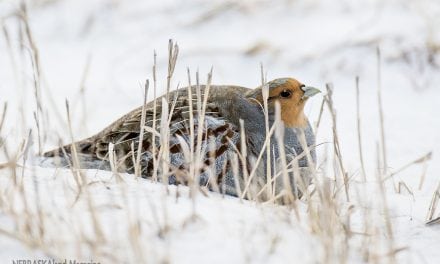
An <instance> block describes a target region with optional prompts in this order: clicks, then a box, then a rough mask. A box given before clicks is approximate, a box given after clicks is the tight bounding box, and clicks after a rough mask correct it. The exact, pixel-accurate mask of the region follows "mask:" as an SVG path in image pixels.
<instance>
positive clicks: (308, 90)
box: [301, 86, 321, 99]
mask: <svg viewBox="0 0 440 264" xmlns="http://www.w3.org/2000/svg"><path fill="white" fill-rule="evenodd" d="M301 90H303V92H304V95H303V96H302V97H301V99H308V98H310V97H312V96H314V95H315V94H318V93H320V92H321V91H320V90H319V89H317V88H315V87H311V86H304V87H301Z"/></svg>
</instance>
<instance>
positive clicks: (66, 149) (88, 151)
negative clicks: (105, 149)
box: [43, 138, 95, 158]
mask: <svg viewBox="0 0 440 264" xmlns="http://www.w3.org/2000/svg"><path fill="white" fill-rule="evenodd" d="M73 145H75V149H76V152H77V154H82V155H90V156H92V155H93V154H94V148H95V147H94V144H93V141H92V139H91V138H87V139H84V140H81V141H77V142H74V143H71V144H67V145H64V146H61V147H58V148H56V149H53V150H50V151H47V152H45V153H43V156H44V157H48V158H54V157H65V156H66V155H67V156H71V155H72V151H73Z"/></svg>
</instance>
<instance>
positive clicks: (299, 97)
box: [251, 78, 321, 127]
mask: <svg viewBox="0 0 440 264" xmlns="http://www.w3.org/2000/svg"><path fill="white" fill-rule="evenodd" d="M264 89H266V91H264ZM264 92H266V93H267V96H264V95H263V94H264ZM320 92H321V91H320V90H318V89H316V88H313V87H310V86H306V85H304V84H302V83H300V82H298V81H297V80H295V79H293V78H279V79H275V80H273V81H270V82H269V83H267V84H266V85H265V86H260V87H258V88H257V89H255V90H254V91H253V93H252V95H253V96H252V97H251V98H253V99H254V102H255V101H257V102H258V103H259V104H260V105H261V106H263V105H264V100H265V99H266V100H267V106H268V112H269V114H275V104H276V102H278V103H279V104H280V109H281V111H280V112H281V120H282V121H283V122H284V125H285V126H286V127H305V126H307V119H306V117H305V115H304V112H303V110H304V105H305V103H306V102H307V99H309V98H310V97H312V96H314V95H315V94H317V93H320Z"/></svg>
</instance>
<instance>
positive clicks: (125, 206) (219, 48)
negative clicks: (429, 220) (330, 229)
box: [0, 0, 440, 263]
mask: <svg viewBox="0 0 440 264" xmlns="http://www.w3.org/2000/svg"><path fill="white" fill-rule="evenodd" d="M20 2H21V1H15V0H2V1H0V26H1V27H2V29H3V34H2V35H1V37H0V104H1V105H3V103H4V102H7V103H8V111H7V115H6V119H5V123H4V127H3V129H2V131H1V134H0V136H1V139H2V141H4V142H5V144H6V146H7V147H8V150H9V154H10V156H12V155H13V154H14V152H15V151H17V150H18V149H19V145H20V143H21V142H22V141H23V140H25V139H26V138H27V136H28V133H29V129H30V128H32V131H33V132H32V135H33V136H32V137H33V139H34V140H33V141H34V142H33V144H32V146H31V149H30V151H31V152H32V153H36V152H37V151H38V144H37V136H36V126H35V122H34V117H33V112H34V111H35V110H36V103H35V97H34V86H33V70H32V64H31V60H30V55H29V54H31V53H32V49H31V47H29V43H28V41H25V40H23V39H22V38H21V37H20V34H18V32H20V30H22V28H20V25H21V26H23V23H21V22H20V18H19V17H18V14H19V10H20ZM26 3H27V11H28V23H29V26H30V28H31V31H32V36H33V40H34V43H35V45H36V47H37V49H38V52H39V59H40V66H41V78H42V79H41V98H42V102H43V107H44V108H45V109H47V111H46V113H47V115H48V118H47V120H48V122H47V123H46V124H44V128H42V129H43V130H44V131H45V133H46V134H47V139H46V140H45V141H44V142H43V143H44V145H43V148H44V150H48V149H50V148H52V147H55V146H57V145H58V143H59V139H61V140H62V141H63V142H66V143H67V142H69V141H70V137H69V134H68V126H67V121H66V120H67V118H66V114H65V112H66V111H65V100H66V99H67V100H68V101H69V102H70V105H71V111H72V113H71V114H72V130H73V135H74V138H75V139H80V138H84V137H87V136H90V135H92V134H94V133H96V132H98V131H100V130H101V129H102V128H104V127H105V126H106V125H108V124H109V123H110V122H112V121H114V120H115V119H117V118H119V117H120V116H121V115H123V114H124V113H126V112H128V111H130V110H132V109H133V108H135V107H137V106H139V105H141V104H142V101H143V83H144V81H145V80H146V79H151V78H152V66H153V54H154V51H156V52H157V67H158V89H159V91H164V87H165V84H166V71H167V64H168V62H167V60H168V54H167V52H168V51H167V49H168V40H169V39H173V40H175V41H176V42H177V43H178V45H179V48H180V50H179V58H178V61H177V66H176V71H175V74H174V77H173V81H172V85H173V87H177V86H178V85H179V86H180V87H181V86H185V85H186V84H187V83H188V80H187V68H189V69H190V71H191V73H192V78H193V80H195V72H196V71H199V72H200V79H201V82H205V80H206V74H207V73H208V72H209V71H210V69H211V67H212V68H213V83H215V84H236V85H242V86H246V87H256V86H258V85H259V84H260V83H261V76H260V63H262V64H263V66H264V70H265V72H267V79H268V80H271V79H274V78H278V77H287V76H289V77H294V78H297V79H298V80H300V81H301V82H303V83H305V84H308V85H312V86H315V87H318V88H320V89H321V90H323V91H325V84H326V83H332V84H333V87H334V95H333V96H334V100H335V108H336V113H337V122H338V123H337V125H338V134H339V140H340V143H341V152H342V157H343V159H344V163H345V166H346V170H347V171H348V172H349V174H350V175H355V176H354V180H353V181H360V179H361V178H360V176H359V170H360V163H359V155H358V142H357V128H356V97H355V95H356V94H355V92H356V89H355V77H356V76H359V78H360V101H361V103H360V109H361V122H362V127H361V132H362V142H363V147H364V149H363V151H364V156H365V164H366V169H367V183H366V184H362V185H360V186H364V187H361V188H360V189H361V190H360V191H359V193H360V196H361V197H360V198H358V200H359V201H361V200H362V201H363V200H365V201H369V200H374V199H376V197H377V195H378V192H377V191H371V190H376V189H377V188H376V184H375V181H376V171H377V165H376V164H377V162H376V159H377V158H376V157H377V147H376V145H377V143H378V142H379V141H380V123H379V110H378V103H377V90H378V66H377V64H378V57H377V48H379V49H380V52H381V57H380V58H381V70H380V74H381V82H380V86H381V88H382V89H381V91H382V101H383V107H384V117H385V119H384V126H385V136H386V147H387V158H388V166H389V168H388V170H389V171H390V172H392V171H395V170H397V169H399V168H400V167H402V166H404V165H406V164H407V163H409V162H411V161H413V160H415V159H417V158H420V157H422V156H423V155H425V154H426V153H428V152H431V151H432V152H433V156H432V159H431V160H429V161H427V162H426V164H415V165H412V166H411V167H410V168H408V169H407V170H404V171H402V172H401V173H399V174H397V175H396V176H395V177H394V181H395V182H396V183H397V182H402V183H404V184H405V185H406V186H407V187H408V188H409V189H410V191H411V192H412V194H410V193H409V192H408V191H402V192H401V193H396V192H395V191H394V189H393V187H392V184H390V183H391V180H389V181H387V184H386V185H385V186H386V187H387V188H386V196H387V202H388V207H389V214H390V216H389V218H390V221H391V223H392V229H393V235H394V238H393V239H394V242H395V246H396V248H398V249H399V252H398V253H396V258H397V261H398V263H440V250H439V249H440V225H439V224H436V225H435V224H434V225H429V226H428V225H425V222H426V216H427V213H428V209H429V205H430V202H431V199H432V197H433V194H434V192H435V190H436V189H438V188H439V187H438V186H439V184H440V158H439V155H438V153H439V152H440V114H439V107H440V2H439V1H435V0H420V1H411V0H402V1H398V0H388V1H382V0H377V1H376V0H369V1H348V0H347V1H343V0H341V1H331V0H322V1H318V0H297V1H295V0H291V1H289V0H286V1H270V0H245V1H238V0H231V1H218V0H212V1H202V0H186V1H171V0H164V1H135V0H125V1H122V0H45V1H44V0H38V1H37V0H34V1H27V2H26ZM5 32H7V33H5ZM6 34H7V35H8V38H9V41H7V40H6V37H5V36H6ZM150 98H152V95H151V94H150ZM321 99H322V96H321V97H319V96H318V97H316V98H313V99H312V100H310V101H309V102H308V105H307V107H306V114H307V115H308V116H309V118H310V120H311V121H312V122H314V121H316V119H317V116H318V114H319V108H320V104H321ZM332 140H333V139H332V133H331V120H330V116H329V114H328V113H327V112H326V113H325V114H324V116H323V123H322V125H321V127H320V128H319V131H318V142H319V143H322V142H332ZM324 145H329V147H330V146H331V143H326V144H323V146H322V147H320V148H318V153H319V157H320V159H321V160H320V161H321V162H322V159H323V157H325V154H326V150H327V148H326V147H325V146H324ZM6 146H2V148H4V147H6ZM2 152H3V151H2ZM1 155H2V156H1V160H0V163H2V164H3V163H6V162H7V161H8V158H7V157H6V156H5V155H4V154H1ZM23 162H24V161H23V160H20V162H19V164H21V165H24V168H17V173H19V176H17V177H18V179H19V181H20V182H21V183H22V185H20V186H24V190H18V189H17V188H16V187H15V186H16V185H15V184H14V183H13V179H14V177H13V176H12V171H11V170H10V169H9V168H7V167H5V168H2V169H0V261H1V262H2V263H11V262H12V260H17V259H61V260H63V259H65V258H67V259H77V260H82V261H91V260H93V261H101V263H120V262H126V263H136V262H149V263H167V262H169V263H194V262H195V263H225V262H228V263H229V262H230V263H319V262H321V261H322V260H323V259H326V258H325V257H323V255H324V252H325V249H324V245H325V244H326V241H322V240H320V236H319V235H316V234H314V232H312V231H311V230H310V226H309V225H308V219H307V207H306V205H305V204H301V202H300V204H299V210H300V215H301V220H300V221H298V220H297V219H296V217H295V215H294V213H293V212H292V211H291V209H289V208H284V207H281V206H272V205H261V204H256V203H253V202H247V201H240V200H238V199H236V198H230V197H221V196H220V195H217V194H213V193H209V194H208V195H207V197H205V196H203V195H201V194H199V195H198V196H197V197H196V199H195V200H192V199H189V198H188V195H187V193H188V190H187V189H186V188H185V187H182V186H180V187H175V186H172V187H168V189H169V192H168V193H167V192H166V191H165V187H164V186H162V185H161V184H159V183H152V182H150V181H147V180H138V179H134V176H132V175H128V174H127V175H122V177H123V183H122V184H121V183H120V182H118V181H120V179H118V178H115V177H113V176H112V173H111V172H106V171H96V170H89V171H86V172H85V173H86V175H87V178H88V179H89V180H90V181H91V182H92V183H91V184H90V188H88V191H87V192H88V194H87V195H82V196H80V197H79V198H78V197H76V196H75V195H76V194H77V192H76V191H75V190H73V189H74V187H73V186H75V183H74V179H73V176H72V173H71V171H70V170H69V169H54V168H43V167H40V166H38V165H33V164H38V162H36V161H33V160H32V157H29V158H28V160H27V161H26V163H24V164H23ZM424 165H427V171H426V175H425V177H424V181H423V184H422V186H421V188H420V189H419V183H420V181H421V177H422V175H423V173H424V172H423V171H424ZM370 187H371V188H370ZM363 188H364V189H363ZM36 190H38V191H36ZM176 192H177V193H179V197H178V198H177V197H176ZM23 193H25V194H26V195H25V196H26V199H25V200H27V203H26V202H23V199H22V198H20V197H21V196H22V194H23ZM87 197H92V199H91V200H92V203H93V207H94V208H98V209H96V210H95V211H96V212H97V213H98V214H99V216H98V219H99V224H98V226H99V227H100V228H98V229H99V230H100V231H99V232H102V235H99V234H96V232H98V231H96V230H97V229H96V226H95V224H96V223H93V222H92V221H91V219H93V217H90V215H89V214H90V212H89V208H90V207H89V206H90V205H89V204H88V201H89V200H88V198H87ZM77 198H78V200H77ZM352 203H353V206H354V214H353V215H352V219H351V221H352V222H353V223H352V225H353V228H356V225H361V223H362V221H363V220H364V218H363V215H362V213H359V212H363V211H362V210H361V209H359V208H358V206H360V204H362V203H361V202H357V203H356V202H352ZM367 204H369V205H370V203H368V202H367ZM350 205H351V203H347V204H346V205H345V206H346V207H349V206H350ZM26 206H27V207H28V208H26ZM371 206H372V208H371V214H372V215H374V216H376V217H377V218H378V219H382V218H384V217H385V216H384V215H382V213H381V212H380V210H375V208H377V205H374V203H371ZM375 206H376V207H375ZM34 207H35V208H34ZM29 208H31V209H29ZM32 208H34V209H32ZM439 210H440V208H438V209H437V212H438V211H439ZM25 212H27V213H25ZM28 212H34V214H29V213H28ZM41 212H43V214H44V215H46V216H45V217H43V219H45V221H44V222H43V223H41V222H38V223H36V222H35V221H33V219H36V217H37V215H38V214H39V213H41ZM29 223H31V224H30V225H31V229H32V228H33V229H37V230H38V228H35V226H32V225H37V226H43V230H44V232H43V233H44V234H42V235H41V234H39V235H36V237H39V239H34V238H33V237H29V234H30V233H33V232H34V231H32V232H25V231H23V230H26V228H27V226H28V225H29ZM33 229H32V230H33ZM139 230H140V231H139ZM35 232H37V231H35ZM99 232H98V233H99ZM359 232H360V233H362V232H363V231H362V230H359ZM37 233H38V232H37ZM139 233H140V234H141V235H139ZM379 233H381V231H380V230H379ZM382 233H383V234H382ZM382 233H381V234H382V236H384V237H386V234H385V232H382ZM21 234H27V235H23V236H22V235H21ZM356 236H357V235H356V234H354V235H353V238H352V239H350V240H349V241H348V243H349V244H350V246H349V247H348V248H349V252H348V253H347V255H348V256H347V258H346V260H347V261H348V262H350V263H362V262H365V261H366V260H365V258H363V255H362V252H361V250H359V248H362V245H360V244H361V243H360V242H359V241H360V240H362V239H363V238H359V239H358V238H356ZM358 236H361V237H362V236H368V234H366V235H365V234H364V235H358ZM100 239H101V240H100ZM358 240H359V241H358ZM341 243H342V242H341ZM372 243H373V242H372ZM94 245H100V246H97V247H95V246H94ZM333 246H334V247H335V248H337V245H333ZM384 255H386V253H384ZM334 261H335V262H337V261H336V260H334ZM368 261H370V262H374V263H382V262H385V258H384V256H378V257H377V259H376V260H371V259H370V260H368Z"/></svg>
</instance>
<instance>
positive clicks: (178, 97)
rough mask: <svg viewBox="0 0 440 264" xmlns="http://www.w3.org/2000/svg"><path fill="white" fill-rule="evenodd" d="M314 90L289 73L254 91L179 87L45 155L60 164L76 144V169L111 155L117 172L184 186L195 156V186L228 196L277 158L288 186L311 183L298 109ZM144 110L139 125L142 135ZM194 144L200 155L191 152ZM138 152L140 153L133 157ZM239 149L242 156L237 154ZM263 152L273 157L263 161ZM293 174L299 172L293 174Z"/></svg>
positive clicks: (310, 159) (106, 165) (310, 154)
mask: <svg viewBox="0 0 440 264" xmlns="http://www.w3.org/2000/svg"><path fill="white" fill-rule="evenodd" d="M206 92H208V96H207V97H206V98H207V100H206V102H204V98H205V93H206ZM266 92H267V93H266ZM318 92H319V90H318V89H316V88H313V87H309V86H305V85H304V84H302V83H300V82H298V81H297V80H295V79H293V78H280V79H275V80H273V81H270V82H268V83H267V84H265V85H263V86H259V87H257V88H255V89H250V88H245V87H239V86H230V85H199V86H191V87H190V88H188V87H185V88H180V89H178V90H176V91H173V92H170V93H169V94H168V95H164V96H162V97H159V98H157V99H156V100H155V101H151V102H149V103H147V104H146V105H145V107H139V108H137V109H134V110H133V111H131V112H129V113H128V114H126V115H124V116H122V117H121V118H119V119H118V120H116V121H115V122H114V123H112V124H111V125H109V126H108V127H107V128H105V129H104V130H102V131H101V132H99V133H98V134H96V135H94V136H92V137H89V138H87V139H84V140H81V141H78V142H74V143H72V144H69V145H65V146H63V147H61V148H58V149H55V150H52V151H49V152H46V153H45V154H44V156H46V157H56V156H57V157H60V158H61V160H64V162H65V163H66V164H67V163H68V161H69V160H71V159H72V156H73V155H72V149H73V148H72V146H73V144H75V150H76V153H77V154H76V155H77V157H79V160H80V161H81V167H82V168H101V169H106V170H110V169H111V167H112V166H111V165H112V164H111V162H110V160H111V159H112V158H113V161H116V162H113V163H114V164H117V167H118V168H117V169H118V170H119V171H122V172H129V173H133V172H135V167H136V166H138V168H140V170H139V169H138V172H139V171H140V174H141V175H142V176H143V177H151V176H153V175H154V174H155V173H156V175H157V173H158V172H159V173H160V174H161V175H165V177H166V178H165V180H167V181H168V183H169V184H178V183H188V181H189V180H190V178H191V177H194V176H191V173H190V167H191V166H190V162H191V161H190V160H189V156H192V157H193V158H194V157H195V156H197V157H199V160H200V162H199V163H200V164H201V165H200V166H198V167H197V172H196V173H195V174H197V175H196V176H197V181H198V183H199V184H200V185H204V186H208V187H209V188H210V189H216V188H214V186H217V187H218V188H217V190H220V191H221V192H223V193H226V194H229V195H234V196H237V195H239V194H240V193H242V192H243V191H245V190H246V188H247V187H248V186H247V185H249V182H251V181H253V182H255V183H256V186H259V187H260V188H261V187H262V186H264V185H265V184H267V174H268V173H271V174H272V175H271V177H274V178H276V177H277V170H276V169H277V168H278V171H279V170H280V159H281V158H282V156H284V159H285V163H284V164H290V165H291V168H293V167H294V168H296V170H293V169H290V170H289V181H288V182H289V184H290V186H289V188H290V189H292V187H295V188H296V186H293V185H295V184H296V183H297V182H298V178H299V177H300V178H301V181H302V182H303V183H306V184H305V185H307V184H308V183H309V182H310V180H309V178H310V173H311V171H313V169H314V164H315V162H316V154H315V150H314V145H315V136H314V133H313V130H312V128H311V126H310V123H309V121H308V119H307V117H306V116H305V114H304V111H303V109H304V105H305V103H306V102H307V100H308V99H309V98H310V97H311V96H313V95H315V94H317V93H318ZM265 93H266V94H265ZM264 94H265V95H264ZM165 98H167V100H165ZM264 100H267V102H265V101H264ZM277 103H278V104H277ZM265 105H266V107H267V111H266V112H267V114H266V115H265ZM278 105H279V108H278V109H279V110H280V111H279V115H277V110H276V109H277V107H278ZM202 108H203V109H202ZM143 109H144V110H143ZM163 111H166V113H165V114H164V113H163ZM143 112H144V120H145V123H144V126H143V127H142V128H143V129H142V132H141V120H142V115H143ZM201 113H203V114H204V116H203V118H200V116H201V115H202V114H201ZM277 116H278V119H277ZM266 117H267V118H266ZM154 120H155V121H154ZM241 120H242V121H241ZM276 120H281V122H279V123H281V124H280V125H281V126H282V129H281V130H282V135H283V136H282V142H280V138H279V137H278V138H276V137H275V133H272V134H271V137H270V140H269V141H268V142H270V143H269V144H267V143H266V145H265V141H266V137H267V136H266V133H267V131H268V129H267V128H268V127H269V128H270V127H271V126H272V125H273V124H274V123H275V122H276ZM266 122H268V126H266ZM199 123H201V126H200V124H199ZM241 124H242V125H241ZM199 126H200V127H199ZM153 127H155V129H153ZM242 127H243V128H244V131H241V128H242ZM164 129H165V130H164ZM161 130H163V131H161ZM141 133H143V134H142V135H141ZM242 135H245V138H242ZM164 138H166V139H164ZM140 141H141V142H140ZM243 143H244V144H245V145H246V146H243ZM267 145H269V147H270V154H269V155H267V153H266V152H267V149H268V147H267ZM280 146H281V147H282V149H280ZM164 147H166V149H164ZM197 147H198V151H199V154H198V155H196V154H193V155H191V154H190V152H191V151H193V152H194V151H195V150H197ZM138 149H139V150H141V154H140V155H139V157H140V160H139V161H138V162H137V157H138ZM244 149H245V150H246V153H245V154H244V153H241V152H242V150H244ZM165 150H167V151H165ZM280 150H281V151H280ZM160 153H162V156H160ZM163 153H165V155H166V158H164V156H163ZM238 157H240V158H238ZM268 157H270V160H271V161H272V162H270V163H268V162H267V159H268ZM154 160H156V161H157V162H154ZM258 160H259V161H258ZM161 162H166V166H165V167H163V166H162V165H157V163H161ZM155 163H156V165H155ZM244 163H246V164H244ZM293 163H294V165H292V164H293ZM69 164H70V163H69ZM268 164H271V165H268ZM268 166H270V169H268ZM113 169H114V166H113ZM164 170H167V171H164ZM244 170H247V171H246V172H245V171H244ZM193 172H194V170H193ZM298 172H299V174H300V175H295V174H298ZM192 174H193V175H194V173H192ZM279 174H280V173H278V176H279ZM245 176H247V177H249V179H245ZM250 177H252V179H250ZM158 178H159V179H163V178H161V177H160V176H159V177H158ZM275 182H276V181H275V180H274V181H273V184H275V185H277V186H276V189H277V190H278V191H277V192H280V190H281V189H283V188H284V187H286V186H285V185H283V184H280V182H283V181H282V180H280V179H278V183H275ZM284 184H285V183H284ZM296 189H297V188H296Z"/></svg>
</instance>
